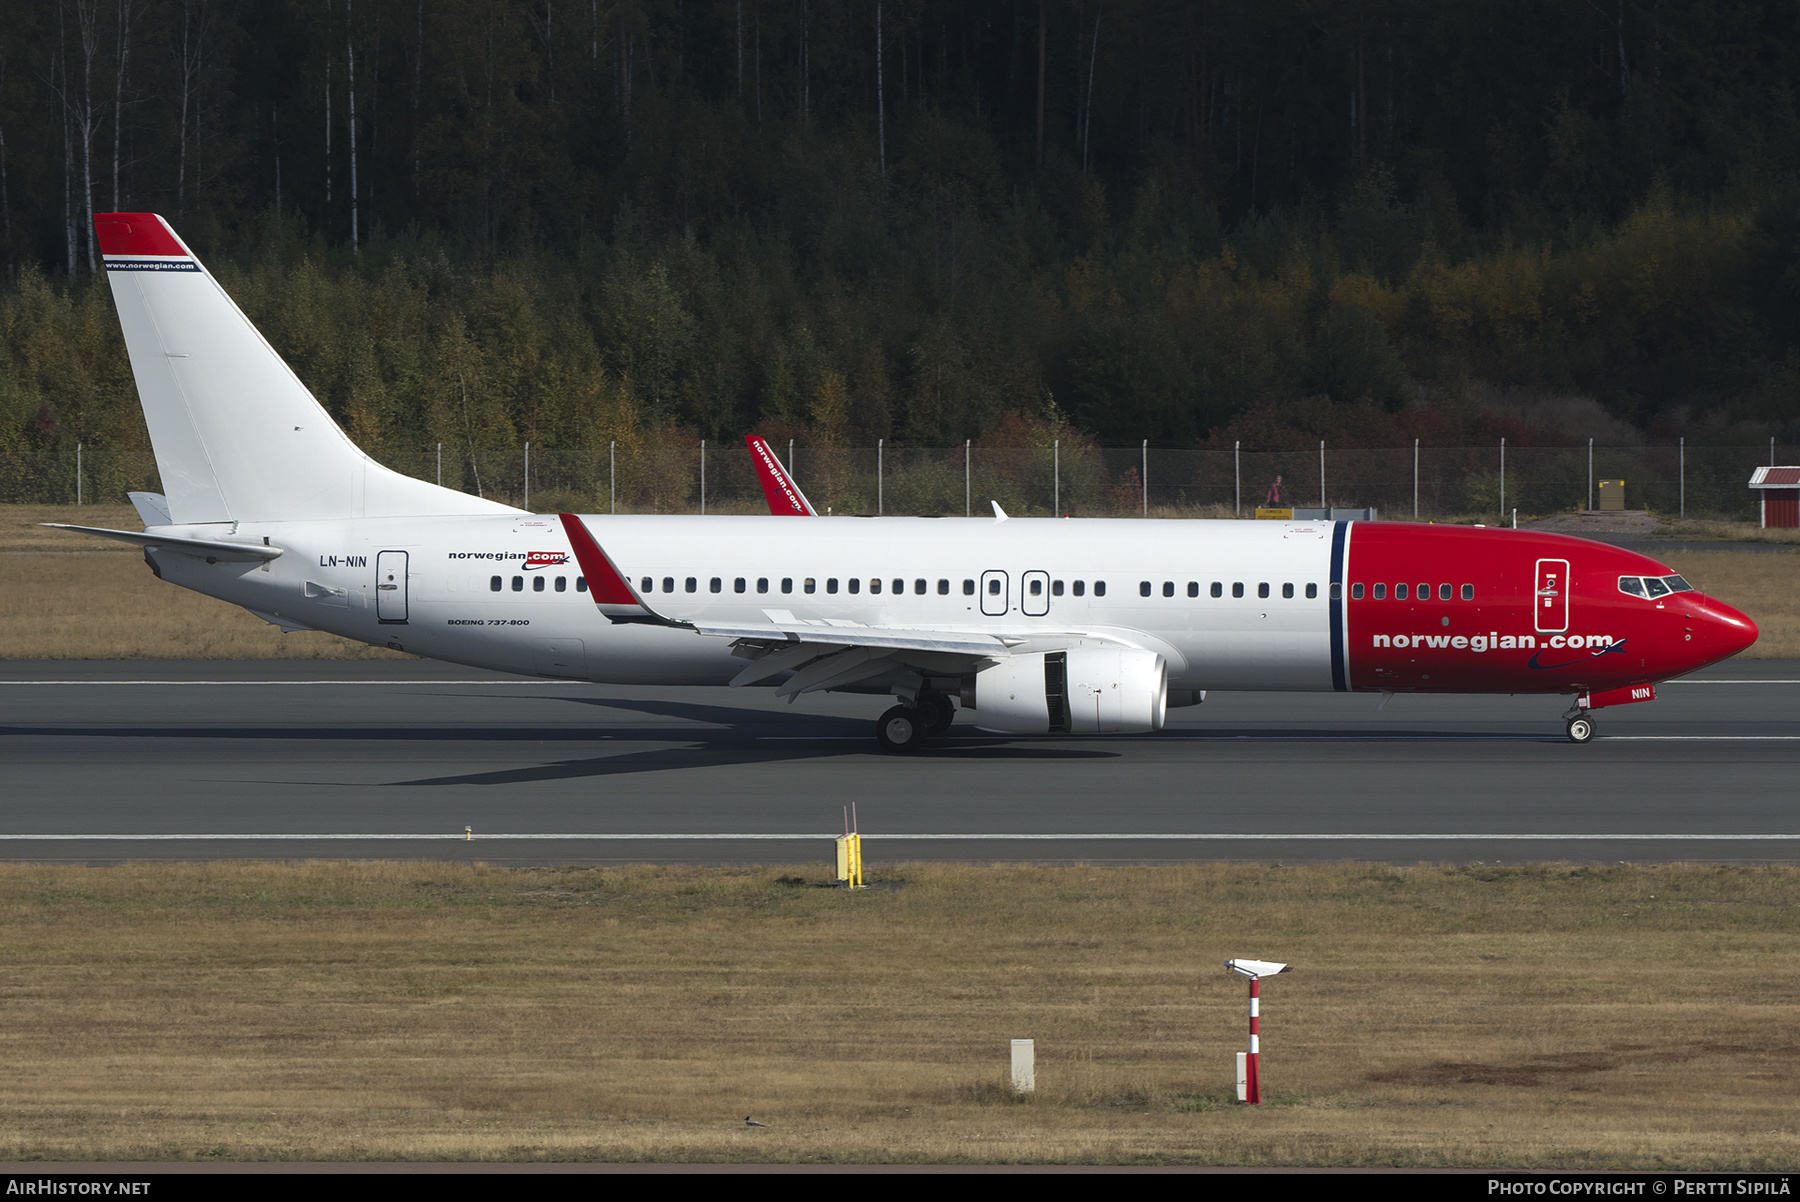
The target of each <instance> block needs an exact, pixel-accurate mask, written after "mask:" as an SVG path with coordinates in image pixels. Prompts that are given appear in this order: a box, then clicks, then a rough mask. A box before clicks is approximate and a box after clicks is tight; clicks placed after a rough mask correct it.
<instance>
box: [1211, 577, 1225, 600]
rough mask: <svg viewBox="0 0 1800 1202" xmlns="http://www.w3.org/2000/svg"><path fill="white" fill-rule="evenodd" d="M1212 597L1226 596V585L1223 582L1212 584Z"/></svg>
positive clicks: (1216, 581) (1217, 581)
mask: <svg viewBox="0 0 1800 1202" xmlns="http://www.w3.org/2000/svg"><path fill="white" fill-rule="evenodd" d="M1212 595H1213V596H1215V597H1223V596H1224V595H1225V584H1224V582H1223V581H1219V580H1215V581H1213V582H1212Z"/></svg>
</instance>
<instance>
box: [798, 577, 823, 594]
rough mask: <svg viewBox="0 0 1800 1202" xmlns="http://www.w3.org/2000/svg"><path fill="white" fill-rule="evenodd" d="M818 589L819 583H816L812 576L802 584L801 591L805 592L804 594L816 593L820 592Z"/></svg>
mask: <svg viewBox="0 0 1800 1202" xmlns="http://www.w3.org/2000/svg"><path fill="white" fill-rule="evenodd" d="M818 587H819V586H818V582H817V581H815V580H814V579H813V578H812V577H811V576H808V577H807V578H806V579H805V580H803V581H801V582H800V588H801V591H803V592H808V593H811V592H816V591H817V590H818Z"/></svg>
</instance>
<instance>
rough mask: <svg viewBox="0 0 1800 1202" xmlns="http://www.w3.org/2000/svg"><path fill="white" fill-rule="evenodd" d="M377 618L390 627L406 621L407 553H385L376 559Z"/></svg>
mask: <svg viewBox="0 0 1800 1202" xmlns="http://www.w3.org/2000/svg"><path fill="white" fill-rule="evenodd" d="M375 618H376V620H377V621H379V622H382V623H384V624H388V625H399V624H402V623H404V622H405V621H406V552H405V551H383V552H381V553H380V554H379V555H377V556H376V557H375Z"/></svg>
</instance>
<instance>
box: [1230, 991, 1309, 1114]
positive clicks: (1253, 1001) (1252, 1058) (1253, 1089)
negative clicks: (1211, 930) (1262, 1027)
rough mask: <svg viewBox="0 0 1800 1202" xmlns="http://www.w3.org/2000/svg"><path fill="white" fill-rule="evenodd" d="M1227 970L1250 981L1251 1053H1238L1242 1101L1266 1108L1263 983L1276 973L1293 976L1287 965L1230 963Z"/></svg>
mask: <svg viewBox="0 0 1800 1202" xmlns="http://www.w3.org/2000/svg"><path fill="white" fill-rule="evenodd" d="M1225 967H1226V968H1227V969H1229V970H1230V971H1231V972H1233V973H1235V974H1236V975H1238V976H1240V977H1248V978H1250V1050H1249V1052H1239V1053H1238V1072H1237V1095H1238V1101H1240V1102H1243V1103H1245V1104H1246V1105H1250V1106H1260V1105H1262V1083H1261V1081H1260V1079H1259V1074H1258V1072H1257V1060H1258V1059H1259V1057H1260V1055H1261V1053H1262V1047H1261V1041H1260V1039H1259V1038H1258V1034H1259V1032H1258V1029H1257V1024H1258V1020H1259V1019H1260V1018H1261V1016H1262V1005H1261V1003H1262V979H1263V978H1264V977H1272V976H1274V975H1275V974H1276V973H1281V972H1292V971H1293V969H1292V968H1290V967H1289V966H1288V965H1286V964H1277V963H1275V962H1274V961H1272V960H1227V961H1225Z"/></svg>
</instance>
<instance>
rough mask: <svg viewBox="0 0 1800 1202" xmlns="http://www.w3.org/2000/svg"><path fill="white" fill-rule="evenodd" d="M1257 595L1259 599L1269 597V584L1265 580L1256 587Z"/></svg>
mask: <svg viewBox="0 0 1800 1202" xmlns="http://www.w3.org/2000/svg"><path fill="white" fill-rule="evenodd" d="M1256 595H1257V596H1259V597H1267V596H1268V595H1269V582H1268V581H1266V580H1265V581H1263V582H1262V583H1261V584H1259V585H1257V586H1256Z"/></svg>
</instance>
